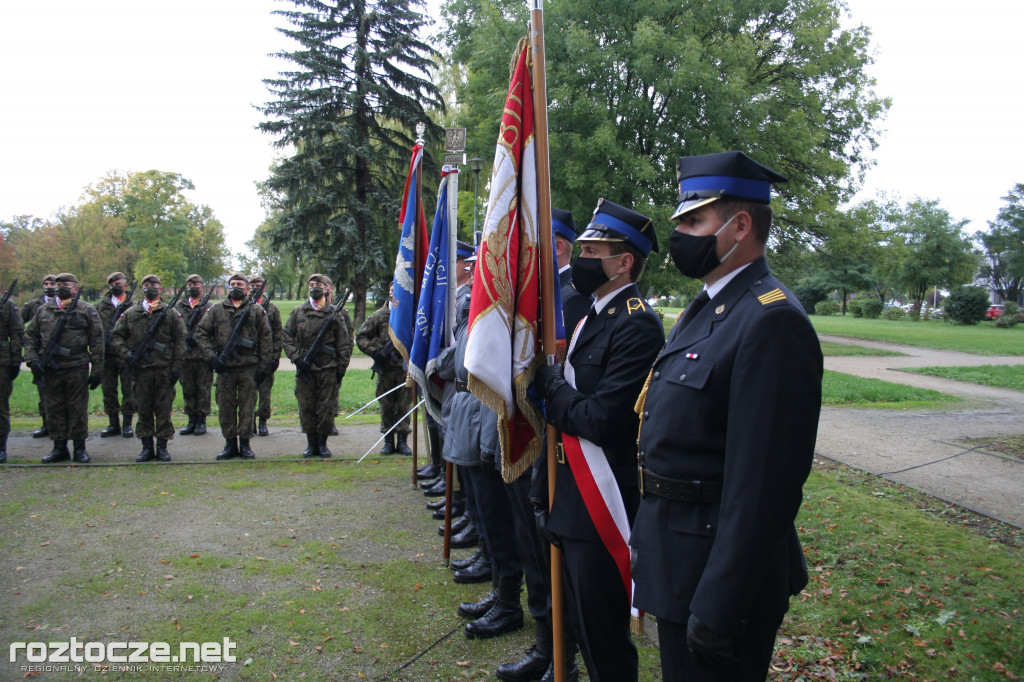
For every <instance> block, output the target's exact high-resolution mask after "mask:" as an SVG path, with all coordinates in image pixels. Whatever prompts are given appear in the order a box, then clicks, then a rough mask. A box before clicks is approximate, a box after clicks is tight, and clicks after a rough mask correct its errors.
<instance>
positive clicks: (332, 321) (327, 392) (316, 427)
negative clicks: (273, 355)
mask: <svg viewBox="0 0 1024 682" xmlns="http://www.w3.org/2000/svg"><path fill="white" fill-rule="evenodd" d="M327 286H328V285H327V282H326V278H325V277H324V275H319V274H315V275H310V276H309V298H308V299H307V300H306V301H305V302H303V304H302V305H300V306H298V307H297V308H295V309H294V310H292V312H291V314H290V315H289V316H288V323H287V324H286V325H285V327H284V351H285V353H286V354H287V355H288V358H289V359H290V360H291V361H292V362H293V363H295V369H296V375H295V398H296V400H298V402H299V424H300V425H301V426H302V432H303V433H305V434H306V449H305V450H304V451H303V452H302V456H303V457H318V456H319V457H330V456H331V451H330V450H328V449H327V437H328V436H330V435H331V427H333V426H334V401H335V400H337V397H338V383H339V382H340V379H341V376H342V375H343V374H344V373H345V370H344V367H345V365H346V364H347V356H348V355H350V354H351V352H352V341H351V337H350V336H349V334H348V329H347V328H346V327H345V323H344V322H343V321H342V320H341V319H340V318H339V317H338V316H334V315H332V313H333V312H334V309H333V308H332V307H331V306H330V305H329V304H328V303H327ZM325 324H327V325H330V326H328V328H327V331H326V332H324V336H323V339H322V340H321V345H320V352H319V353H318V354H317V356H316V357H315V358H311V359H310V360H311V361H310V362H307V361H306V360H305V359H304V358H305V356H306V353H307V352H308V351H309V349H310V347H311V346H312V345H313V342H314V341H315V340H316V338H317V336H318V335H319V333H320V330H321V329H322V328H323V326H324V325H325Z"/></svg>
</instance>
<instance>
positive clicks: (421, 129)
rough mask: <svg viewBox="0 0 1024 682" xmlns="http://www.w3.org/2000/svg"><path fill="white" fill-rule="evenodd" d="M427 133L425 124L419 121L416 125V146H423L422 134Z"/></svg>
mask: <svg viewBox="0 0 1024 682" xmlns="http://www.w3.org/2000/svg"><path fill="white" fill-rule="evenodd" d="M425 132H427V124H426V123H423V122H422V121H420V122H419V123H417V124H416V144H423V133H425Z"/></svg>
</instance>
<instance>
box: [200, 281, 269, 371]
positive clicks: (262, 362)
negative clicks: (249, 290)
mask: <svg viewBox="0 0 1024 682" xmlns="http://www.w3.org/2000/svg"><path fill="white" fill-rule="evenodd" d="M247 305H249V303H247V302H245V301H243V302H242V305H240V306H238V307H237V308H236V307H235V306H234V304H233V302H232V301H231V299H230V298H225V299H224V300H223V301H220V302H219V303H215V304H214V305H212V306H210V310H209V311H208V312H207V313H206V314H205V315H204V316H203V319H202V321H201V322H200V323H199V334H198V337H199V345H200V346H201V347H202V349H203V359H204V360H206V361H207V362H210V361H212V360H213V359H214V358H216V357H218V356H219V355H220V352H221V349H223V348H224V346H225V345H226V344H227V342H228V338H230V336H231V332H232V331H234V329H235V324H236V323H237V322H238V318H239V317H240V316H241V315H242V311H243V310H245V307H246V306H247ZM241 332H242V339H243V341H242V343H239V344H238V345H237V346H236V347H235V349H236V350H237V352H238V355H239V356H240V357H235V356H232V357H229V358H227V359H226V364H227V368H228V369H255V370H258V371H261V372H269V371H270V366H271V363H272V362H273V356H272V352H273V349H274V340H273V338H272V337H271V335H270V325H268V324H267V314H266V312H264V310H263V308H262V306H258V305H256V306H253V308H252V312H251V313H249V317H248V319H247V320H246V321H245V326H244V327H243V328H242V330H241Z"/></svg>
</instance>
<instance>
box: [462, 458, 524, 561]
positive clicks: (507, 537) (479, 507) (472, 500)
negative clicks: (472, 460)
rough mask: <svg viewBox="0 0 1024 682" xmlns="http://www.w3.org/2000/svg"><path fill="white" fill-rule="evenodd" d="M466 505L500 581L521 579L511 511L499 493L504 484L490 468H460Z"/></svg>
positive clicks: (485, 465) (489, 465)
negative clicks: (501, 579) (463, 475)
mask: <svg viewBox="0 0 1024 682" xmlns="http://www.w3.org/2000/svg"><path fill="white" fill-rule="evenodd" d="M461 473H464V474H465V478H463V483H462V485H463V487H464V488H465V490H466V505H467V506H468V508H469V512H470V516H471V517H472V519H473V525H474V526H476V529H477V531H478V532H479V533H480V536H481V537H483V539H484V546H485V547H486V548H487V554H488V555H489V556H490V557H491V562H492V563H493V564H494V566H495V568H497V570H498V575H500V576H502V577H503V578H512V579H518V578H521V577H522V575H523V563H522V561H521V560H520V558H519V551H518V549H517V547H516V531H515V527H514V526H513V525H512V510H511V508H510V505H509V502H508V497H507V496H506V495H505V491H504V490H503V488H504V486H505V483H504V482H503V481H502V480H501V474H500V473H498V472H497V470H495V468H494V464H493V463H490V462H484V463H483V464H481V465H480V466H467V467H462V468H461Z"/></svg>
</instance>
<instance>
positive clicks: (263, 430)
mask: <svg viewBox="0 0 1024 682" xmlns="http://www.w3.org/2000/svg"><path fill="white" fill-rule="evenodd" d="M256 433H257V434H259V435H261V436H269V435H270V431H267V420H266V419H264V418H263V417H260V425H259V426H257V427H256Z"/></svg>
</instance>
